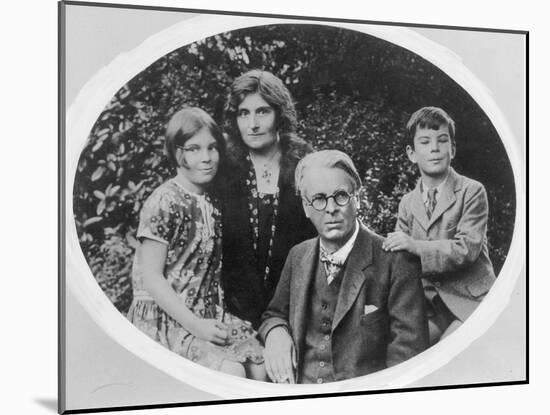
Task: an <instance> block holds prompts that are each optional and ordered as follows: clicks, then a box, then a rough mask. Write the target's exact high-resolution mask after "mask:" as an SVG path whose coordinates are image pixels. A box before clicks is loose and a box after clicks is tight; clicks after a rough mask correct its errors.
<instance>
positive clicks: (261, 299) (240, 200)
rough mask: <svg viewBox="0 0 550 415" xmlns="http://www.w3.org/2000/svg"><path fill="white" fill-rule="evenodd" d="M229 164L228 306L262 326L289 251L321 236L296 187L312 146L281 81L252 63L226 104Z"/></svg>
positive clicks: (225, 185) (223, 186)
mask: <svg viewBox="0 0 550 415" xmlns="http://www.w3.org/2000/svg"><path fill="white" fill-rule="evenodd" d="M226 124H227V125H226V127H227V131H228V133H229V146H228V157H227V163H226V164H225V166H224V168H223V171H222V173H221V175H220V196H221V200H222V223H223V263H222V276H223V283H224V289H225V295H226V297H225V298H226V302H227V306H228V308H229V310H230V311H231V312H232V313H233V314H235V315H237V316H238V317H240V318H242V319H245V320H248V321H250V322H252V325H253V327H254V328H258V326H259V324H260V317H261V315H262V313H263V312H264V311H265V309H266V308H267V305H268V303H269V301H270V300H271V298H272V297H273V294H274V291H275V288H276V286H277V283H278V281H279V276H280V273H281V270H282V267H283V265H284V263H285V260H286V257H287V254H288V252H289V250H290V248H292V247H293V246H294V245H296V244H298V243H300V242H302V241H303V240H305V239H309V238H312V237H314V236H315V235H316V233H315V229H314V228H313V226H312V225H311V222H310V221H309V220H308V219H307V218H306V217H305V214H304V210H303V208H302V202H301V200H300V198H299V197H298V195H297V194H296V191H295V188H294V170H295V168H296V164H297V163H298V161H299V160H300V159H301V158H302V157H304V156H305V155H306V154H307V153H309V152H311V151H312V148H311V146H310V145H309V144H307V143H306V142H305V141H304V140H302V139H300V138H298V137H297V136H296V134H295V130H296V110H295V109H294V104H293V102H292V97H291V95H290V92H289V91H288V89H287V88H286V87H285V86H284V84H283V82H282V81H281V80H280V79H279V78H277V77H276V76H274V75H273V74H271V73H270V72H265V71H260V70H252V71H249V72H247V73H245V74H243V75H241V76H240V77H239V78H237V79H236V80H235V81H234V82H233V84H232V86H231V91H230V95H229V100H228V103H227V107H226Z"/></svg>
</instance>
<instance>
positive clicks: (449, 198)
mask: <svg viewBox="0 0 550 415" xmlns="http://www.w3.org/2000/svg"><path fill="white" fill-rule="evenodd" d="M457 188H460V182H459V180H458V175H457V174H456V172H455V171H454V170H453V169H452V168H451V170H450V172H449V177H447V181H446V182H445V185H444V186H443V189H442V191H441V195H440V196H439V198H438V200H437V204H436V205H435V209H434V211H433V213H432V217H431V218H430V221H429V223H428V228H429V227H430V226H432V225H433V224H434V223H435V222H436V221H437V220H438V219H439V218H440V216H441V215H442V214H443V213H444V212H445V211H446V210H447V209H449V208H450V207H451V206H452V205H453V204H454V203H455V202H456V196H455V191H456V190H457Z"/></svg>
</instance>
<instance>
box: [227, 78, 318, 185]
mask: <svg viewBox="0 0 550 415" xmlns="http://www.w3.org/2000/svg"><path fill="white" fill-rule="evenodd" d="M254 93H259V94H260V96H261V97H262V98H263V99H264V100H265V101H266V102H267V103H268V104H269V105H271V107H273V109H274V110H275V122H276V125H277V132H278V133H279V139H280V142H279V144H280V146H281V151H282V154H283V157H282V159H281V171H282V173H283V175H284V176H286V175H287V171H286V168H287V167H288V168H290V165H289V164H292V165H294V166H295V163H297V161H298V160H300V159H301V158H302V157H303V156H304V155H305V154H307V153H310V152H311V151H312V148H311V146H310V145H309V144H307V143H306V142H305V141H304V140H302V139H301V138H299V137H297V136H296V126H297V124H298V122H297V120H296V109H295V107H294V102H293V101H292V96H291V94H290V91H289V90H288V88H287V87H286V86H285V85H284V83H283V81H281V80H280V79H279V78H277V77H276V76H275V75H273V74H272V73H271V72H267V71H262V70H259V69H253V70H251V71H248V72H246V73H244V74H242V75H241V76H239V77H238V78H237V79H235V80H234V81H233V83H232V84H231V89H230V91H229V97H228V99H227V103H226V106H225V123H224V124H225V129H226V131H227V133H228V148H227V154H228V157H229V158H230V159H231V160H232V161H234V162H237V163H241V162H242V161H243V160H244V158H245V155H246V153H247V147H246V144H245V143H244V142H243V139H242V137H241V133H240V131H239V127H238V126H237V114H238V110H239V105H240V104H241V102H243V100H244V99H245V97H246V96H247V95H249V94H254ZM293 174H294V173H293V172H291V173H290V175H289V177H290V179H291V182H292V181H293V180H294V178H293V176H292V175H293Z"/></svg>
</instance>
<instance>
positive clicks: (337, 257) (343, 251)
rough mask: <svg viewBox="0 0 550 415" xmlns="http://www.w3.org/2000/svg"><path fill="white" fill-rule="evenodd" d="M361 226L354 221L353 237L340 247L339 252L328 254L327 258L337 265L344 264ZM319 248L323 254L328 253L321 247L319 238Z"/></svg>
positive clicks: (321, 243)
mask: <svg viewBox="0 0 550 415" xmlns="http://www.w3.org/2000/svg"><path fill="white" fill-rule="evenodd" d="M360 226H361V225H360V224H359V221H358V220H357V219H356V220H355V231H354V232H353V235H351V238H349V239H348V241H347V242H346V243H345V244H344V246H342V247H341V248H340V249H339V250H337V251H335V252H333V253H332V254H329V257H330V258H332V260H333V261H334V262H337V263H339V264H344V263H345V262H346V260H347V259H348V256H349V254H350V252H351V250H352V248H353V245H354V244H355V240H356V239H357V235H358V234H359V227H360ZM319 246H320V247H321V249H323V250H324V251H325V252H328V250H327V249H326V248H325V247H324V246H323V242H322V241H321V238H319Z"/></svg>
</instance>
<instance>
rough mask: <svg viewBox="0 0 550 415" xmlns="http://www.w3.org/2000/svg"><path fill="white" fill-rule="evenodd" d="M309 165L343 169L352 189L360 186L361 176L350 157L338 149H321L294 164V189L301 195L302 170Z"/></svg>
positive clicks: (356, 189)
mask: <svg viewBox="0 0 550 415" xmlns="http://www.w3.org/2000/svg"><path fill="white" fill-rule="evenodd" d="M311 167H328V168H333V169H340V170H343V171H344V172H345V173H346V174H347V175H348V176H349V178H350V179H351V181H352V183H353V191H358V190H359V189H360V188H361V177H360V176H359V173H358V172H357V169H356V168H355V165H354V164H353V161H352V160H351V158H350V157H349V156H348V155H347V154H346V153H343V152H341V151H339V150H321V151H316V152H313V153H310V154H308V155H307V156H305V157H304V158H303V159H302V160H300V162H299V163H298V165H297V166H296V172H295V183H296V191H297V192H298V193H299V194H302V195H303V190H304V189H303V184H304V172H305V171H306V170H307V169H309V168H311Z"/></svg>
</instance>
